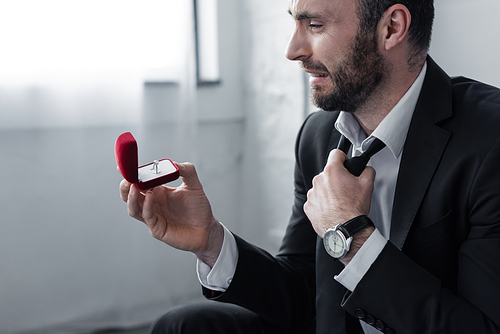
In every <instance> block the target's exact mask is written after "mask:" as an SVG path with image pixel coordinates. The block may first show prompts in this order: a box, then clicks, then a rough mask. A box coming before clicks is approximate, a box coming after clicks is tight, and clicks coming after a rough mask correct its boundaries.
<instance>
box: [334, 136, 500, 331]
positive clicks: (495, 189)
mask: <svg viewBox="0 0 500 334" xmlns="http://www.w3.org/2000/svg"><path fill="white" fill-rule="evenodd" d="M499 162H500V143H499V139H497V141H496V143H495V144H494V145H493V146H492V148H491V150H490V151H489V152H488V154H487V155H486V157H485V159H484V161H483V162H482V164H481V165H480V167H479V168H478V170H477V174H476V176H475V177H474V180H473V182H472V186H471V189H470V193H469V198H468V203H469V205H468V208H467V209H466V212H468V214H467V217H462V220H465V221H466V223H467V225H468V233H467V236H466V238H465V239H464V240H462V242H461V243H460V244H459V245H458V247H457V252H456V253H455V254H456V256H457V257H458V260H457V263H458V270H457V278H456V291H453V290H454V289H448V288H445V287H443V284H442V282H441V281H440V280H439V279H438V278H437V277H436V276H434V275H432V274H431V273H430V272H428V271H426V270H424V269H423V268H422V267H421V266H419V265H417V264H416V263H415V262H414V261H413V260H412V259H410V258H409V257H408V256H407V255H405V253H404V252H401V251H400V250H399V249H398V248H397V247H395V246H394V245H393V244H391V243H390V242H389V243H387V245H386V247H385V248H384V249H383V251H382V253H381V254H380V255H379V257H378V258H377V260H376V261H375V262H374V264H373V265H372V267H371V268H370V270H369V271H368V272H367V274H366V275H365V277H363V279H362V280H361V282H360V283H359V284H358V285H357V287H356V289H355V290H354V291H353V292H352V293H348V294H347V295H346V296H345V298H344V300H343V304H342V306H343V307H344V309H346V310H347V311H348V312H349V313H351V314H353V315H358V316H360V317H363V316H364V315H366V314H370V315H372V316H373V317H374V318H375V319H379V320H380V321H381V324H382V325H383V326H387V327H390V328H391V329H392V330H393V332H395V333H405V334H412V333H415V334H417V333H453V334H461V333H464V334H465V333H482V334H488V333H500V173H499V172H498V165H499ZM393 223H394V222H393ZM454 223H455V224H456V225H458V224H459V223H458V220H455V221H454ZM449 233H451V234H453V233H454V232H453V230H452V231H450V232H449ZM436 242H439V241H436ZM443 251H444V252H447V251H448V250H446V249H443ZM439 265H440V266H446V265H447V264H446V263H441V264H439Z"/></svg>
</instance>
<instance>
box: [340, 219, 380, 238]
mask: <svg viewBox="0 0 500 334" xmlns="http://www.w3.org/2000/svg"><path fill="white" fill-rule="evenodd" d="M370 226H375V225H374V224H373V222H372V220H371V219H370V218H368V216H365V215H363V216H357V217H355V218H353V219H351V220H349V221H347V222H345V223H343V224H340V225H339V227H338V229H339V230H341V231H342V233H344V235H345V237H346V238H349V237H352V236H354V235H355V234H356V233H358V232H359V231H361V230H364V229H365V228H367V227H370Z"/></svg>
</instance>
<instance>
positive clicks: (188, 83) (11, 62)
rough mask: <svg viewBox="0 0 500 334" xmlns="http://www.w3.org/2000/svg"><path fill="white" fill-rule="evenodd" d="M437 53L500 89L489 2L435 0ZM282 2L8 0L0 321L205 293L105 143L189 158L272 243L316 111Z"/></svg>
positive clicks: (116, 317)
mask: <svg viewBox="0 0 500 334" xmlns="http://www.w3.org/2000/svg"><path fill="white" fill-rule="evenodd" d="M435 6H436V22H435V28H434V36H433V41H432V46H431V52H430V53H431V55H432V56H433V57H434V59H435V60H436V61H437V62H438V63H439V64H440V65H441V66H442V67H443V68H444V69H445V70H446V71H447V72H448V73H449V74H450V75H465V76H469V77H472V78H475V79H478V80H481V81H485V82H487V83H490V84H493V85H496V86H500V69H499V67H498V66H497V59H498V55H499V54H500V52H499V51H500V46H499V45H500V43H498V42H499V37H498V30H499V28H500V24H499V23H498V19H497V13H498V12H500V2H499V1H498V0H436V2H435ZM287 10H288V1H287V0H280V1H268V0H195V1H192V0H141V1H139V0H87V1H80V0H71V1H67V0H66V1H63V0H45V1H40V0H16V1H6V0H0V175H1V176H2V182H1V183H0V184H1V188H0V189H1V192H0V333H2V334H3V333H12V334H19V333H92V332H98V331H101V332H102V331H104V330H106V329H108V330H111V329H128V328H134V327H140V326H147V325H148V324H149V323H151V321H153V319H155V318H156V317H158V316H159V315H161V314H162V313H163V312H164V311H165V310H166V309H168V308H169V307H171V306H173V305H177V304H180V303H189V302H193V301H198V300H202V297H201V288H200V285H199V283H198V281H197V278H196V273H195V258H194V256H193V255H191V254H185V253H182V252H179V251H176V250H173V249H170V248H169V247H167V246H165V245H163V244H161V243H160V242H159V241H156V240H154V239H153V238H152V237H151V236H150V235H149V232H148V230H147V228H146V227H145V226H144V225H142V223H139V222H137V221H135V220H133V219H132V218H130V217H129V216H128V214H127V210H126V206H125V204H124V203H123V202H122V201H121V200H120V198H119V194H118V185H119V182H120V180H121V176H120V175H119V174H118V173H117V171H116V162H115V157H114V151H113V148H114V141H115V139H116V137H117V136H118V135H120V134H121V133H123V132H126V131H131V132H132V133H133V135H134V136H135V138H136V139H137V142H138V145H139V163H140V164H145V163H148V162H151V161H152V160H154V159H161V158H171V159H172V160H175V161H179V162H182V161H191V162H193V163H195V165H196V166H197V170H198V173H199V176H200V179H201V181H202V183H203V185H204V187H205V191H206V193H207V195H208V196H209V198H210V200H211V202H212V207H213V211H214V213H215V216H216V217H217V218H218V219H219V220H220V221H222V222H223V223H224V224H225V225H226V226H227V227H228V228H229V229H231V230H232V231H233V232H234V233H236V234H238V235H240V236H242V237H244V238H245V239H247V240H249V241H251V242H253V243H255V244H257V245H259V246H261V247H264V248H266V249H267V250H269V251H270V252H271V253H275V252H276V251H277V249H278V246H279V243H280V240H281V236H282V234H283V231H284V228H285V226H286V223H287V220H288V216H289V214H290V208H291V204H292V197H293V180H292V177H293V167H294V154H293V149H294V141H295V136H296V133H297V130H298V129H299V127H300V125H301V123H302V121H303V120H304V117H305V116H306V115H307V114H308V113H310V112H311V111H313V110H314V107H312V106H311V105H310V103H309V100H308V84H307V80H308V79H307V78H306V77H305V75H304V74H303V72H302V70H301V69H300V68H299V66H298V65H297V64H294V63H292V62H289V61H288V60H286V59H285V57H284V52H285V48H286V45H287V42H288V39H289V37H290V34H291V32H292V29H293V26H294V23H293V21H292V19H291V18H290V17H289V15H288V13H287Z"/></svg>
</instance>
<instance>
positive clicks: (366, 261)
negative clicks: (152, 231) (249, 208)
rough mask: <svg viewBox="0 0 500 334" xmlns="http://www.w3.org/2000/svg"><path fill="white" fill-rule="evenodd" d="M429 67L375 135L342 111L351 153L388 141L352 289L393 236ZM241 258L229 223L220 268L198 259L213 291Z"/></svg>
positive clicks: (376, 159) (376, 160) (351, 270)
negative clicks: (403, 167) (401, 175)
mask: <svg viewBox="0 0 500 334" xmlns="http://www.w3.org/2000/svg"><path fill="white" fill-rule="evenodd" d="M426 71H427V62H426V63H425V64H424V66H423V68H422V70H421V72H420V74H419V76H418V77H417V79H416V80H415V82H414V83H413V85H412V86H411V87H410V89H409V90H408V91H407V92H406V94H405V95H404V96H403V97H402V98H401V100H399V102H398V103H397V104H396V106H394V108H393V109H392V110H391V111H390V112H389V114H388V115H387V116H386V117H385V118H384V119H383V120H382V122H381V123H380V124H379V125H378V127H377V128H376V129H375V130H374V131H373V133H372V134H371V135H370V136H368V137H367V136H366V133H365V132H364V131H363V129H362V128H361V126H360V125H359V123H358V121H357V120H356V118H355V117H354V115H352V114H350V113H346V112H341V113H340V115H339V117H338V119H337V121H336V122H335V128H336V129H337V131H339V132H340V133H341V134H342V135H344V136H345V137H346V138H347V139H349V141H350V142H351V143H352V147H351V150H350V152H349V154H350V156H358V155H360V154H361V153H363V152H364V151H365V150H366V149H367V148H368V146H369V145H370V144H371V142H372V141H373V140H374V138H378V139H380V140H381V141H382V142H384V144H386V147H384V148H383V149H382V150H381V151H380V152H378V153H377V154H375V155H374V156H373V157H372V158H371V159H370V161H369V163H368V165H370V166H372V167H373V168H374V169H375V171H376V176H375V184H374V190H373V194H372V201H371V207H370V213H369V214H368V217H370V219H371V220H372V221H373V223H374V224H375V228H376V229H375V231H374V233H373V234H372V235H371V236H370V237H369V238H368V240H367V241H366V242H365V243H364V245H363V246H362V247H361V248H360V249H359V250H358V252H357V253H356V255H355V256H354V257H353V259H352V260H351V262H350V263H349V264H348V265H347V266H346V267H345V268H344V270H343V271H342V272H341V273H340V274H339V275H337V276H336V277H335V279H336V280H337V281H338V282H339V283H341V284H342V285H344V286H345V287H346V288H347V289H349V290H350V291H353V290H354V289H355V288H356V286H357V284H358V283H359V282H360V281H361V279H362V278H363V276H364V275H365V273H366V272H367V271H368V269H370V266H371V265H372V263H373V262H374V261H375V260H376V259H377V257H378V255H379V254H380V252H381V251H382V249H383V248H384V246H385V244H386V243H387V240H389V237H390V235H389V234H390V229H391V217H392V205H393V201H394V192H395V189H396V181H397V176H398V171H399V163H400V161H401V154H402V152H403V147H404V143H405V140H406V135H407V133H408V128H409V126H410V122H411V118H412V116H413V111H414V110H415V106H416V104H417V101H418V97H419V95H420V91H421V89H422V85H423V82H424V78H425V73H426ZM237 262H238V248H237V245H236V241H235V239H234V236H233V235H232V234H231V232H229V230H228V229H227V228H226V227H224V242H223V245H222V249H221V253H220V255H219V258H218V259H217V262H216V263H215V265H214V267H213V268H210V267H209V266H208V265H206V264H205V263H203V262H201V261H198V262H197V273H198V278H199V280H200V283H201V284H202V285H203V286H205V287H206V288H208V289H211V290H215V291H225V290H226V289H227V287H228V286H229V284H230V283H231V279H232V277H233V275H234V272H235V271H236V264H237ZM361 326H362V327H363V330H364V332H365V333H366V334H375V333H381V332H379V331H377V330H376V329H375V328H374V327H371V326H369V325H368V324H366V323H364V322H362V321H361Z"/></svg>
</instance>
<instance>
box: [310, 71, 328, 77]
mask: <svg viewBox="0 0 500 334" xmlns="http://www.w3.org/2000/svg"><path fill="white" fill-rule="evenodd" d="M306 72H307V71H306ZM308 73H309V75H310V76H311V77H313V78H326V77H327V76H328V73H312V72H308Z"/></svg>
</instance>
